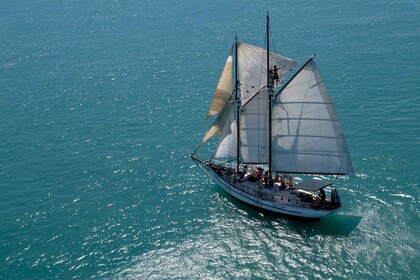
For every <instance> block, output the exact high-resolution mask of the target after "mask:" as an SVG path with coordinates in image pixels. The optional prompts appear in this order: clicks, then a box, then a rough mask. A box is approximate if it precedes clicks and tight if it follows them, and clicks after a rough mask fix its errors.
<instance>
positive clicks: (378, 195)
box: [0, 0, 420, 279]
mask: <svg viewBox="0 0 420 280" xmlns="http://www.w3.org/2000/svg"><path fill="white" fill-rule="evenodd" d="M419 6H420V3H419V1H403V0H400V1H397V0H389V1H385V0H382V1H380V0H371V1H361V0H354V1H332V0H328V1H313V0H309V1H290V0H287V1H237V0H234V1H220V0H215V1H202V0H197V1H182V0H179V1H173V0H172V1H168V0H154V1H130V0H127V1H117V0H112V1H111V0H101V1H99V0H92V1H77V0H70V1H53V0H50V1H47V0H44V1H41V0H37V1H22V0H17V1H10V0H3V1H1V2H0V119H1V121H0V192H1V194H0V279H50V278H58V279H73V278H74V279H76V278H79V279H90V278H94V279H419V278H420V253H419V249H420V242H419V240H420V218H419V215H420V208H419V204H420V191H419V180H420V178H419V171H420V167H419V166H420V120H419V116H420V82H419V79H420V67H419V62H420V19H419V14H420V9H419ZM267 11H268V12H269V13H270V17H271V24H272V25H271V31H272V37H273V40H274V42H275V51H277V52H278V53H281V54H283V55H285V56H287V57H291V58H293V59H295V60H297V61H299V62H300V63H303V62H305V60H306V59H307V58H309V57H310V56H311V55H312V54H314V53H316V54H317V57H316V63H317V65H318V67H319V69H320V71H321V73H322V75H323V78H324V80H325V82H326V84H327V87H328V88H329V91H330V93H331V95H332V97H333V99H334V101H335V103H336V107H337V111H338V113H339V116H340V119H341V123H342V127H343V130H344V133H345V135H346V137H347V144H348V147H349V151H350V153H351V156H352V160H353V164H354V167H355V170H356V172H357V174H356V176H352V177H349V178H347V179H339V180H338V182H337V183H338V188H339V193H340V194H341V197H342V201H343V207H342V210H341V211H340V213H339V214H338V215H336V216H334V217H331V218H326V219H323V220H317V221H308V220H302V219H295V218H288V217H284V216H279V215H277V214H272V213H268V212H265V211H261V210H258V209H257V208H253V207H249V206H247V205H245V204H243V203H241V202H238V201H237V200H235V199H233V198H231V197H230V196H228V195H227V194H225V193H224V192H223V191H222V190H221V189H220V188H218V187H217V186H216V185H215V184H214V183H213V182H211V181H210V180H209V179H208V178H207V177H206V176H205V175H204V174H203V173H202V172H201V171H200V169H199V168H198V167H197V166H196V165H195V164H194V163H193V162H192V161H191V159H190V157H189V156H190V154H191V153H192V151H193V150H194V148H195V147H196V146H197V144H198V143H199V141H200V139H201V137H202V135H203V133H204V132H205V130H206V128H207V126H208V125H209V124H210V122H211V121H208V120H206V118H205V117H206V114H207V109H208V106H209V103H210V99H211V96H212V93H213V89H214V87H215V86H216V84H217V81H218V79H219V75H220V73H221V70H222V68H223V65H224V62H225V60H226V57H227V55H228V53H229V50H230V47H231V45H232V43H233V41H234V38H235V34H238V37H239V39H240V40H242V41H246V42H248V43H251V44H255V45H260V46H263V44H264V36H265V15H266V13H267ZM205 149H209V148H208V147H206V148H205Z"/></svg>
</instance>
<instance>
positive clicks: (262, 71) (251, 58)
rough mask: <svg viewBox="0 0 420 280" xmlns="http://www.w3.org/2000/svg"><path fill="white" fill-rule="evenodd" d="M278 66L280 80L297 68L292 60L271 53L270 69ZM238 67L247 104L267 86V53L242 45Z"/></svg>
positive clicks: (244, 99) (242, 95) (243, 102)
mask: <svg viewBox="0 0 420 280" xmlns="http://www.w3.org/2000/svg"><path fill="white" fill-rule="evenodd" d="M274 65H276V66H277V68H278V69H279V70H278V75H279V78H280V80H283V78H284V77H285V76H286V75H287V73H289V71H291V70H292V69H293V68H294V67H296V66H297V62H296V61H294V60H291V59H290V58H287V57H284V56H281V55H279V54H275V53H271V52H270V69H271V68H272V67H274ZM238 67H239V71H240V81H241V97H242V104H245V103H247V102H248V101H249V100H250V99H251V98H252V96H254V95H255V94H256V93H257V92H259V91H260V90H261V89H263V88H264V87H266V84H267V51H266V50H265V49H263V48H260V47H256V46H253V45H249V44H245V43H240V44H239V46H238Z"/></svg>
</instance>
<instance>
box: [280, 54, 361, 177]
mask: <svg viewBox="0 0 420 280" xmlns="http://www.w3.org/2000/svg"><path fill="white" fill-rule="evenodd" d="M272 123H273V138H272V145H273V146H272V149H273V170H276V171H282V172H288V173H312V174H352V173H353V172H354V171H353V166H352V164H351V160H350V155H349V153H348V150H347V145H346V141H345V138H344V134H343V131H342V129H341V126H340V122H339V120H338V115H337V112H336V110H335V107H334V104H333V102H332V100H331V97H330V96H329V94H328V92H327V89H326V87H325V85H324V81H323V79H322V77H321V75H320V73H319V72H318V69H317V67H316V65H315V62H314V61H313V59H312V58H311V59H310V60H309V61H308V62H307V63H306V64H305V65H304V66H303V67H302V68H301V70H300V71H299V72H298V73H297V74H296V75H295V76H294V77H293V78H292V79H291V80H290V81H289V82H288V83H287V84H286V85H285V87H284V88H283V89H282V90H281V91H280V93H279V94H278V95H277V96H276V97H275V99H274V102H273V118H272Z"/></svg>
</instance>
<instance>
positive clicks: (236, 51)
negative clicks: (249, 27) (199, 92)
mask: <svg viewBox="0 0 420 280" xmlns="http://www.w3.org/2000/svg"><path fill="white" fill-rule="evenodd" d="M238 84H239V82H238V35H236V36H235V110H236V171H238V172H239V152H240V151H239V150H240V149H239V141H240V134H239V95H238Z"/></svg>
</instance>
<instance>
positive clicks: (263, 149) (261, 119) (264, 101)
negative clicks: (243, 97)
mask: <svg viewBox="0 0 420 280" xmlns="http://www.w3.org/2000/svg"><path fill="white" fill-rule="evenodd" d="M240 139H241V141H240V156H241V162H242V163H267V162H268V91H267V89H265V90H263V91H261V92H259V93H258V94H256V95H255V96H254V97H253V98H252V99H251V100H250V101H249V102H248V103H246V104H245V105H244V106H243V108H242V110H241V116H240Z"/></svg>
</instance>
